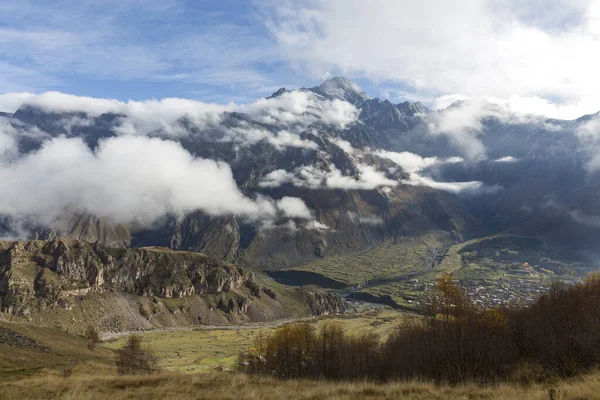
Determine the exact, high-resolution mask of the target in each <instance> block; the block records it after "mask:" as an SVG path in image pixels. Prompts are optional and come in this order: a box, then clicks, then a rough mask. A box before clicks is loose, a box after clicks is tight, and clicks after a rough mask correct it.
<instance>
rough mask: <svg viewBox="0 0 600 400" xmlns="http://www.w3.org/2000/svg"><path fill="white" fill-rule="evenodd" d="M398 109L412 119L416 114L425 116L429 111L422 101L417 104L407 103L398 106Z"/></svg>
mask: <svg viewBox="0 0 600 400" xmlns="http://www.w3.org/2000/svg"><path fill="white" fill-rule="evenodd" d="M396 108H397V109H398V110H400V112H401V113H402V114H404V115H409V116H411V117H414V116H415V114H423V113H426V112H427V111H429V109H428V108H427V107H425V106H424V105H423V103H421V102H420V101H417V102H415V103H411V102H410V101H405V102H404V103H399V104H396Z"/></svg>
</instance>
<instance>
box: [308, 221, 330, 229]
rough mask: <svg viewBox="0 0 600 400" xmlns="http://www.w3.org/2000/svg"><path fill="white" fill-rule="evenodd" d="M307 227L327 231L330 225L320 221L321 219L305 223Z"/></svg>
mask: <svg viewBox="0 0 600 400" xmlns="http://www.w3.org/2000/svg"><path fill="white" fill-rule="evenodd" d="M303 226H304V227H305V228H306V229H310V230H315V231H326V230H328V229H329V227H328V226H327V225H325V224H322V223H320V222H319V221H315V220H313V221H310V222H307V223H306V224H304V225H303Z"/></svg>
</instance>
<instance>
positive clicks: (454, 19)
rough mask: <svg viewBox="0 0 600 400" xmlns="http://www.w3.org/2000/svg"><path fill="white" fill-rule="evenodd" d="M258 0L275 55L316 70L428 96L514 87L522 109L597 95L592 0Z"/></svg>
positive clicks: (597, 6) (582, 103) (586, 104)
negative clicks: (394, 84)
mask: <svg viewBox="0 0 600 400" xmlns="http://www.w3.org/2000/svg"><path fill="white" fill-rule="evenodd" d="M264 4H265V5H262V6H260V9H261V10H262V12H263V15H264V16H265V20H266V21H267V27H268V28H269V30H270V31H271V33H272V34H273V37H274V38H275V39H276V40H277V43H278V44H279V47H280V51H281V52H282V54H283V55H284V56H286V57H287V58H288V59H289V60H290V61H291V62H292V63H293V64H294V65H297V66H299V67H301V68H303V70H305V71H310V72H312V73H313V74H314V75H315V76H324V75H327V74H329V73H332V72H333V73H343V74H348V75H351V76H362V77H366V78H369V79H371V80H372V81H375V82H386V83H389V82H397V83H402V84H403V85H404V86H406V87H408V88H409V89H410V91H412V92H413V93H416V94H420V95H421V96H430V97H431V98H435V97H439V96H440V95H453V96H455V98H458V96H469V97H480V98H489V97H497V98H502V99H508V98H510V97H511V96H519V97H520V99H521V102H522V104H521V106H522V107H526V108H529V110H532V109H536V110H539V111H540V112H544V113H549V112H550V113H559V114H560V113H562V114H563V115H567V114H568V115H570V116H571V118H572V117H574V116H573V113H574V111H573V110H574V109H577V110H578V111H577V113H578V115H581V114H583V113H590V112H593V111H596V110H595V109H596V108H597V107H598V106H597V105H598V104H600V96H599V95H598V93H597V90H596V87H598V86H599V85H600V76H599V75H598V74H597V71H598V69H599V68H600V58H598V56H597V55H596V53H597V51H596V49H597V48H599V47H600V34H599V33H600V1H599V0H553V1H548V2H517V1H501V2H498V1H494V0H466V1H463V2H461V5H460V7H456V5H455V4H454V3H452V2H440V1H437V0H425V1H420V2H409V1H397V0H375V1H372V2H364V1H359V0H300V1H296V2H288V1H285V0H274V1H270V2H266V3H264ZM557 16H560V17H557ZM540 21H543V22H540ZM432 27H435V29H432ZM540 99H542V100H540ZM546 99H555V100H557V103H553V102H551V101H548V100H546ZM513 100H514V101H513V102H514V103H516V102H518V101H519V99H517V98H514V99H513ZM565 106H566V107H567V108H564V107H565ZM590 107H593V108H592V109H590ZM544 108H545V110H543V109H544ZM569 108H570V109H569ZM528 112H530V111H528ZM554 116H555V117H556V116H557V115H554Z"/></svg>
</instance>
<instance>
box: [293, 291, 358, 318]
mask: <svg viewBox="0 0 600 400" xmlns="http://www.w3.org/2000/svg"><path fill="white" fill-rule="evenodd" d="M298 291H299V292H300V293H301V295H302V297H303V298H304V300H305V301H306V304H307V305H308V308H309V309H310V311H311V313H312V314H313V315H330V314H343V313H346V312H350V311H355V310H354V307H353V306H352V305H351V304H350V303H348V302H347V301H346V300H344V299H343V298H341V297H340V296H339V295H337V294H334V293H329V292H325V291H323V290H322V289H319V288H318V287H317V286H303V287H301V288H299V289H298Z"/></svg>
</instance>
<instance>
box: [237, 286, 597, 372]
mask: <svg viewBox="0 0 600 400" xmlns="http://www.w3.org/2000/svg"><path fill="white" fill-rule="evenodd" d="M425 314H426V315H425V317H424V318H422V319H421V320H420V323H417V324H414V325H413V326H409V327H403V328H404V329H402V330H400V329H399V330H398V331H397V332H395V333H393V334H392V335H390V337H389V338H387V340H385V341H383V342H382V341H381V340H380V339H379V338H378V337H377V336H376V335H373V334H371V335H362V336H351V335H347V334H345V333H344V331H343V330H342V327H341V326H340V325H335V324H328V325H325V326H323V327H322V328H321V330H320V331H318V332H317V331H316V330H315V329H314V328H313V327H311V326H309V325H307V324H302V325H295V326H284V327H281V328H279V329H278V330H277V331H275V333H274V334H272V335H271V336H260V337H259V338H258V339H257V341H256V344H255V346H254V348H252V349H250V350H249V351H248V352H247V353H246V354H244V355H243V357H242V360H241V361H242V363H241V364H242V365H243V366H244V368H245V370H246V371H247V372H249V373H257V374H268V375H273V376H277V377H280V378H326V379H357V378H358V379H378V380H381V379H431V380H434V381H436V382H439V383H441V382H447V383H456V384H457V383H463V382H479V383H484V384H491V383H495V382H497V381H502V380H517V381H519V382H523V383H529V382H535V381H539V380H540V379H546V378H552V377H568V376H573V375H575V374H578V373H583V372H587V371H590V370H591V369H593V368H596V367H599V366H600V329H598V327H600V276H598V275H595V276H591V277H589V278H588V279H586V280H585V281H583V282H581V283H579V284H576V285H573V286H570V287H567V286H566V285H564V284H562V283H560V282H557V283H555V284H554V285H553V286H552V288H551V289H550V291H549V292H548V293H546V294H544V295H542V296H540V298H539V299H538V300H537V301H536V302H535V303H534V304H533V305H531V306H529V307H526V308H522V309H513V310H506V309H483V310H481V309H478V308H476V307H474V306H473V304H472V303H471V302H470V301H469V299H468V297H467V295H466V292H465V291H464V290H462V289H461V288H460V287H458V286H457V285H455V284H454V283H453V281H452V278H451V277H450V276H444V277H442V278H441V279H440V280H439V282H438V284H437V285H436V287H435V289H434V291H433V292H432V293H431V296H430V300H429V302H428V305H427V307H426V309H425Z"/></svg>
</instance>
